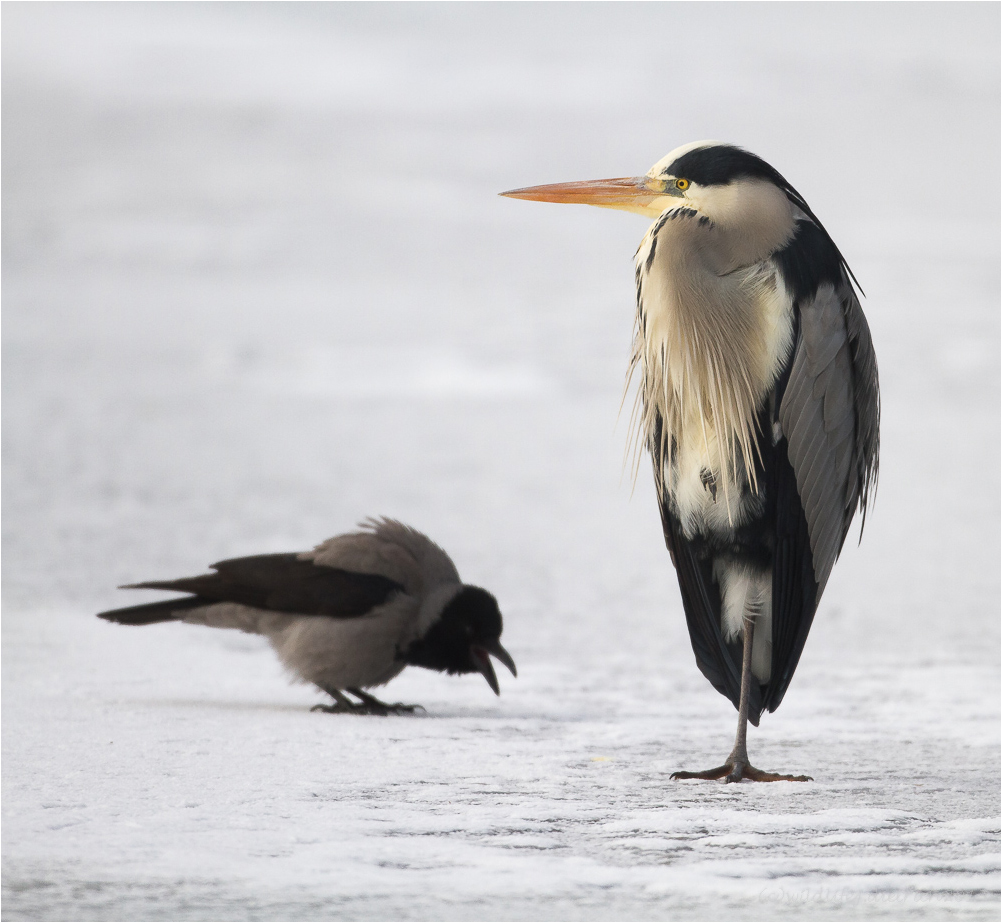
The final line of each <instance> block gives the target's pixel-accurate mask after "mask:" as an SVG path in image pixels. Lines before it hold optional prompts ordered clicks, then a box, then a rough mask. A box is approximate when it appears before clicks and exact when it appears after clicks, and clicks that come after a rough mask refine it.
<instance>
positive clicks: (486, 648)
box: [470, 640, 517, 696]
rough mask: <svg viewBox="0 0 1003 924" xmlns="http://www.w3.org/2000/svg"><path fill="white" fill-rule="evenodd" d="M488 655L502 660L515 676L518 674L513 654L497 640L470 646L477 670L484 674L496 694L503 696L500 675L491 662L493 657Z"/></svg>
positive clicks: (471, 656)
mask: <svg viewBox="0 0 1003 924" xmlns="http://www.w3.org/2000/svg"><path fill="white" fill-rule="evenodd" d="M488 655H494V656H495V657H496V658H497V659H498V660H499V661H501V663H502V664H504V665H505V666H506V667H507V668H508V669H509V670H510V671H511V672H512V676H513V677H515V676H517V675H516V671H515V661H513V660H512V655H510V654H509V653H508V652H507V651H506V650H505V649H504V648H502V644H501V642H500V641H497V640H496V641H494V642H489V643H487V644H485V645H471V646H470V658H471V660H472V661H473V662H474V664H475V665H476V666H477V670H479V671H480V672H481V673H482V674H483V675H484V679H485V680H486V681H487V682H488V686H489V687H491V689H492V690H494V691H495V695H496V696H501V690H500V689H499V687H498V677H497V676H496V675H495V669H494V665H493V664H492V663H491V658H490V657H488Z"/></svg>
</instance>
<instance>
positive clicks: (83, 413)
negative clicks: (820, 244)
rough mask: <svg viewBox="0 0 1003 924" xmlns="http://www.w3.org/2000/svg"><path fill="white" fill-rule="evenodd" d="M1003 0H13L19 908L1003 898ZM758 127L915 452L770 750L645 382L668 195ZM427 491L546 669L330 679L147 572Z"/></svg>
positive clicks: (635, 905) (470, 913)
mask: <svg viewBox="0 0 1003 924" xmlns="http://www.w3.org/2000/svg"><path fill="white" fill-rule="evenodd" d="M999 20H1000V7H999V5H998V4H985V3H984V4H971V5H968V4H922V5H916V6H912V5H908V4H891V5H882V4H846V5H842V4H836V5H828V4H807V5H787V4H782V5H778V6H770V5H766V6H762V5H757V4H742V5H738V6H732V5H729V4H708V5H699V6H691V5H675V4H665V5H662V4H646V5H642V6H628V5H623V4H617V5H614V6H606V5H587V6H579V5H572V4H558V5H556V6H531V7H527V6H523V5H511V6H507V5H506V6H495V5H479V4H478V5H473V6H465V5H448V6H425V5H409V6H393V5H391V6H386V5H381V4H374V5H360V6H353V5H348V6H345V5H340V4H334V5H326V4H307V5H302V6H301V5H294V4H278V5H270V4H264V5H258V4H253V5H244V4H222V5H203V4H81V5H73V4H9V3H8V4H5V5H4V9H3V89H4V125H3V127H4V134H3V166H4V186H3V195H4V200H3V205H4V251H3V256H4V290H3V294H4V301H5V306H4V307H5V318H4V320H5V329H4V335H5V336H4V366H3V371H4V386H5V388H4V392H5V395H4V396H5V403H4V411H5V417H4V447H5V450H4V513H5V514H6V516H5V519H4V578H5V580H4V618H3V888H4V892H3V901H4V904H3V914H4V918H5V919H6V920H73V919H132V918H135V919H221V920H229V919H242V918H248V919H287V918H294V919H363V920H365V919H382V918H399V919H408V920H420V919H458V918H467V919H596V918H599V919H629V918H635V919H725V920H746V919H770V918H776V919H812V918H815V919H890V920H905V919H909V920H912V919H916V920H921V919H947V918H951V919H971V920H991V919H998V917H999V913H1000V905H999V886H1000V865H999V856H1000V854H999V843H1000V842H999V835H1000V827H999V817H1000V802H999V794H1000V776H999V756H1000V751H999V744H1000V738H999V730H1000V725H999V718H1000V716H999V694H1000V676H999V641H1000V639H999V612H1000V599H999V574H1000V572H999V562H1000V547H999V527H1000V520H999V471H1000V466H999V463H1000V460H999V447H1000V432H999V421H1000V405H999V394H1000V390H999V358H998V352H999V351H998V345H999V332H1000V330H999V319H1000V311H999V247H1000V233H999V212H998V206H999V201H1000V195H999V155H1000V151H999V138H1000V134H999V128H1000V120H999V34H1000V32H999V25H1000V22H999ZM715 137H716V138H720V139H723V140H729V141H734V142H737V143H740V144H743V145H744V146H746V147H748V148H749V149H751V150H753V151H755V152H757V153H759V154H761V155H762V156H764V157H765V158H766V159H767V160H768V161H770V162H771V163H772V164H774V165H775V166H776V167H777V168H778V169H780V170H781V171H782V172H783V173H784V174H785V175H786V176H787V177H788V178H789V179H790V180H791V181H792V182H793V183H794V184H795V185H796V186H797V187H798V189H799V190H800V191H801V192H802V193H803V194H804V195H805V196H806V198H807V199H808V201H809V202H810V203H811V205H812V207H813V209H814V210H815V212H816V213H817V214H818V215H819V216H820V217H821V218H822V220H823V221H824V222H825V223H826V225H827V227H828V229H829V231H830V232H831V233H832V236H833V237H834V239H835V240H836V241H837V242H838V243H839V246H840V248H841V250H842V251H843V253H844V254H845V255H846V256H847V258H848V260H849V262H850V265H851V266H852V267H853V269H854V271H855V273H856V274H857V276H858V277H859V278H860V280H861V282H862V283H863V286H864V289H865V291H866V293H867V298H866V300H865V302H864V307H865V310H866V311H867V314H868V317H869V318H870V323H871V325H872V328H873V332H874V341H875V345H876V349H877V353H878V359H879V362H880V368H881V376H882V379H881V381H882V387H883V412H884V413H883V428H882V458H881V481H880V485H879V489H878V495H877V504H876V506H875V508H874V510H873V512H872V513H871V515H870V516H869V518H868V523H867V529H866V531H865V533H864V536H863V544H862V545H861V546H859V547H858V546H857V544H856V541H855V540H856V535H855V533H856V530H854V531H853V534H851V535H852V538H851V540H850V541H849V542H848V544H847V547H846V549H845V550H844V553H843V556H842V558H841V560H840V561H839V562H838V564H837V565H836V568H835V570H834V572H833V577H832V580H831V581H830V583H829V586H828V589H827V590H826V593H825V596H824V598H823V600H822V604H821V607H820V609H819V612H818V616H817V618H816V622H815V627H814V629H813V631H812V634H811V636H810V638H809V640H808V645H807V648H806V650H805V654H804V657H803V658H802V661H801V665H800V668H799V670H798V673H797V676H796V677H795V679H794V682H793V684H792V686H791V688H790V690H789V692H788V695H787V698H786V700H785V701H784V703H783V706H782V708H781V709H780V711H779V712H777V713H776V714H775V715H772V716H770V715H768V716H765V717H764V720H763V723H762V726H761V728H760V729H758V730H753V731H752V733H751V736H750V739H751V740H750V749H751V753H752V757H753V760H754V761H755V763H756V764H757V765H758V766H760V767H763V768H764V769H771V770H782V771H785V772H795V773H809V774H811V775H812V776H814V778H815V782H814V783H810V784H786V783H781V784H775V785H756V784H741V785H733V786H726V785H722V784H716V783H702V782H686V783H674V782H672V781H670V779H669V774H670V773H671V772H672V771H673V770H676V769H680V768H690V769H699V768H703V767H706V766H711V765H714V764H716V763H718V762H720V760H721V759H722V758H723V757H724V756H725V754H727V752H728V749H729V748H730V746H731V740H732V736H733V733H734V722H735V712H734V709H733V708H732V707H731V706H730V705H729V704H728V702H727V701H726V700H724V699H723V698H722V697H721V696H719V695H718V694H716V693H715V692H714V691H713V690H712V689H711V688H710V686H709V685H708V684H707V683H706V682H705V681H704V680H703V678H702V677H701V676H700V674H699V672H698V671H697V669H696V667H695V665H694V661H693V655H692V652H691V650H690V646H689V641H688V639H687V636H686V631H685V626H684V622H683V616H682V608H681V604H680V599H679V593H678V590H677V587H676V583H675V577H674V575H673V572H672V567H671V564H670V562H669V558H668V555H667V554H666V552H665V550H664V548H663V544H662V538H661V531H660V527H659V523H658V516H657V511H656V509H655V503H654V499H653V489H652V485H651V480H650V476H649V474H648V469H647V466H646V465H644V464H642V466H641V474H640V476H639V478H638V480H637V483H636V487H634V488H633V489H632V485H631V478H630V474H629V471H628V472H627V473H626V474H624V468H623V452H624V446H625V445H626V443H627V437H628V434H627V432H626V429H627V428H626V424H627V418H628V417H629V414H628V413H626V412H624V413H621V414H619V416H618V413H619V404H620V398H621V389H622V383H623V375H624V371H625V368H626V363H627V356H628V349H629V343H630V334H631V323H632V312H633V304H632V298H633V280H632V267H631V256H632V254H633V252H634V248H635V247H636V246H637V243H638V241H640V239H641V236H642V235H643V233H644V229H645V225H644V222H643V221H642V220H640V219H638V218H637V217H636V216H632V215H629V214H626V213H618V212H609V211H602V210H598V209H586V208H572V207H565V206H548V205H540V204H536V203H528V202H517V201H512V200H507V199H500V198H498V197H497V196H496V195H495V194H496V193H497V192H499V191H501V190H504V189H510V188H513V187H517V186H524V185H530V184H535V183H545V182H554V181H560V180H575V179H588V178H592V177H599V176H617V175H630V174H639V173H643V172H644V171H645V170H646V169H647V168H648V166H649V165H650V164H652V163H654V162H655V161H656V160H658V159H659V158H660V157H661V156H662V155H663V154H664V153H665V152H666V151H668V150H670V149H672V148H673V147H676V146H677V145H679V144H682V143H684V142H687V141H691V140H694V139H698V138H715ZM371 514H372V515H375V514H386V515H390V516H395V517H399V518H401V519H403V520H405V521H406V522H409V523H412V524H413V525H415V526H417V527H418V528H420V529H422V530H424V531H426V532H427V533H428V534H429V535H430V536H432V537H433V538H434V539H435V540H436V541H437V542H439V543H441V544H442V545H443V546H444V547H445V548H446V549H447V550H448V551H449V552H450V553H451V554H452V556H453V557H454V559H455V560H456V562H457V565H458V567H459V569H460V573H461V575H462V576H463V577H464V578H465V579H466V580H468V581H472V582H475V583H480V584H483V585H484V586H486V587H488V588H490V589H491V590H492V591H493V592H494V593H496V595H497V596H498V599H499V600H500V602H501V606H502V610H503V613H504V614H505V618H506V629H505V635H504V642H505V645H506V646H507V647H508V648H509V650H510V651H511V652H512V653H513V655H514V656H515V658H516V660H517V662H518V665H519V678H518V680H513V679H512V678H510V677H508V676H507V675H503V677H502V685H503V689H502V696H501V698H500V699H496V698H495V697H494V696H493V695H492V693H491V691H490V690H489V689H488V688H487V685H486V684H485V683H484V682H483V680H482V679H481V678H480V677H479V676H476V675H474V676H468V677H463V678H449V677H443V676H439V675H436V674H433V673H430V672H427V671H422V670H419V669H411V670H408V671H405V673H404V674H403V675H402V676H401V677H400V678H399V679H397V680H395V681H393V683H392V684H391V685H390V686H389V687H387V688H386V689H385V690H384V693H385V694H386V695H387V696H388V697H389V698H391V699H393V700H401V701H405V702H421V703H423V704H424V705H425V706H426V707H427V709H428V714H427V715H426V716H422V717H416V718H387V719H379V718H369V719H363V718H357V717H345V716H331V715H321V714H316V713H314V714H311V713H310V712H309V711H308V707H309V706H310V705H311V704H313V703H315V702H319V701H321V700H322V699H323V697H321V696H320V695H319V694H318V693H317V692H316V691H312V690H310V689H308V688H305V687H297V686H290V685H289V684H288V683H287V681H286V678H285V677H284V676H283V675H282V673H281V669H280V667H279V666H278V664H277V662H276V659H275V658H274V657H273V655H272V654H271V653H270V651H269V650H268V649H267V647H266V646H265V644H264V642H263V641H262V640H260V639H257V638H253V637H248V636H242V635H239V634H237V633H229V634H228V633H225V632H220V631H213V630H207V629H200V628H196V627H191V626H183V625H161V626H152V627H149V628H143V629H129V628H125V627H120V626H115V625H109V624H106V623H103V622H100V621H99V620H97V619H95V618H94V616H93V614H94V613H95V612H96V611H98V610H101V609H107V608H110V607H113V606H120V605H125V604H127V603H132V602H142V601H143V600H145V599H154V598H156V596H157V595H156V594H153V593H150V594H148V595H146V596H144V595H143V594H142V593H140V592H126V591H117V590H115V587H116V585H118V584H122V583H125V582H128V581H136V580H143V579H152V578H170V577H176V576H179V575H182V574H189V573H197V572H199V571H200V570H201V569H202V568H204V566H205V565H206V564H208V563H209V562H211V561H215V560H218V559H221V558H225V557H231V556H237V555H244V554H253V553H258V552H268V551H289V550H295V549H303V548H308V547H309V546H310V545H312V544H313V543H315V542H317V541H319V540H321V539H323V538H325V537H326V536H329V535H332V534H334V533H337V532H341V531H344V530H346V529H349V528H351V527H352V526H353V524H354V523H355V522H356V521H358V520H359V519H361V518H362V517H364V516H367V515H371Z"/></svg>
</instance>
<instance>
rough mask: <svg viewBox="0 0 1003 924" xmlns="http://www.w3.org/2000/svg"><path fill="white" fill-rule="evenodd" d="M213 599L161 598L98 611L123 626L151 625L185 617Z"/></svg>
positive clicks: (110, 620) (109, 620)
mask: <svg viewBox="0 0 1003 924" xmlns="http://www.w3.org/2000/svg"><path fill="white" fill-rule="evenodd" d="M211 602H212V601H211V600H204V599H202V598H201V597H182V598H180V599H177V600H160V601H158V602H157V603H141V604H140V605H139V606H125V607H122V609H120V610H106V611H105V612H103V613H98V616H99V617H100V618H101V619H107V620H108V622H117V623H118V624H119V625H122V626H150V625H153V623H156V622H173V621H175V620H178V619H184V618H185V613H186V612H187V611H188V610H193V609H196V608H197V607H200V606H206V605H207V604H210V603H211Z"/></svg>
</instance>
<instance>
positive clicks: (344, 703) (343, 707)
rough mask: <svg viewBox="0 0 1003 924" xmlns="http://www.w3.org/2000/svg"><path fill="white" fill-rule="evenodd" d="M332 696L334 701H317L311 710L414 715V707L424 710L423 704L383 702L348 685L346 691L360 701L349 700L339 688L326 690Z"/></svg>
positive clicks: (338, 712)
mask: <svg viewBox="0 0 1003 924" xmlns="http://www.w3.org/2000/svg"><path fill="white" fill-rule="evenodd" d="M325 692H327V693H330V694H331V696H333V697H334V699H335V701H334V702H333V703H331V705H327V704H325V703H318V704H317V705H316V706H313V707H312V708H311V709H310V711H311V712H328V713H331V714H332V715H336V714H341V715H383V716H386V715H414V712H415V710H416V709H420V710H421V711H422V712H424V711H425V707H424V706H419V705H417V704H414V705H410V704H408V703H383V702H380V700H378V699H377V698H376V697H375V696H370V695H369V694H368V693H365V692H363V691H362V690H359V689H356V688H354V687H349V688H348V692H349V693H351V694H352V695H353V696H355V697H357V698H358V699H360V700H362V702H360V703H354V702H352V700H350V699H349V698H348V697H347V696H345V694H344V693H342V692H341V691H340V690H337V691H335V690H327V691H325Z"/></svg>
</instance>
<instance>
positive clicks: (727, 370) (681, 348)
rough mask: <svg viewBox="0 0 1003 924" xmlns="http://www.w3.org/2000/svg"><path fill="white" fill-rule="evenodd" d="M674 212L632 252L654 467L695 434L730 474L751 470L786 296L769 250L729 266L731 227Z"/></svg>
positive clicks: (637, 353) (636, 363) (786, 340)
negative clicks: (655, 439) (657, 437)
mask: <svg viewBox="0 0 1003 924" xmlns="http://www.w3.org/2000/svg"><path fill="white" fill-rule="evenodd" d="M675 212H676V214H673V213H672V212H671V211H670V212H666V213H665V214H663V215H662V216H661V218H659V220H658V221H657V222H655V224H654V225H652V227H651V228H650V229H649V232H648V234H647V235H646V237H645V239H644V241H643V242H642V244H641V247H640V248H639V249H638V253H637V258H636V272H637V307H638V315H637V328H636V334H635V342H634V350H633V357H632V363H631V366H632V368H639V369H640V371H641V399H642V411H641V412H642V415H643V420H642V429H643V433H644V434H645V436H646V437H647V440H648V443H649V447H650V448H651V450H652V452H653V454H654V455H655V461H656V474H657V473H660V472H661V471H662V469H663V466H664V462H665V460H666V458H668V456H669V455H670V453H669V449H670V447H671V446H672V445H673V444H675V445H677V446H680V445H682V444H684V443H692V442H694V441H697V442H702V444H703V448H704V450H705V451H704V453H703V455H704V456H705V457H706V458H707V460H708V467H709V468H710V469H711V471H712V472H714V473H715V474H718V475H723V476H724V477H725V479H726V480H727V479H728V478H729V477H730V475H731V474H732V470H733V469H734V466H735V464H736V462H737V461H738V460H741V462H742V463H744V468H745V470H747V471H751V470H752V468H753V461H754V460H753V456H752V453H753V449H752V447H753V445H754V441H755V432H754V431H755V420H756V414H757V411H758V408H759V406H760V404H761V402H762V400H763V399H764V397H765V396H766V394H767V392H768V390H769V388H770V387H771V386H772V384H773V383H774V381H775V380H776V377H777V375H778V374H779V371H780V369H781V367H782V364H783V362H784V360H785V359H786V356H787V353H788V351H789V348H790V343H791V331H792V326H791V322H792V319H791V313H790V300H789V298H788V297H787V294H786V292H785V291H784V288H783V282H782V280H781V278H780V276H779V273H778V272H777V270H776V267H775V265H774V264H773V262H772V260H770V259H769V258H768V255H767V258H766V259H763V260H761V261H760V262H756V263H753V264H752V265H746V266H740V267H739V268H737V269H731V270H730V271H728V267H729V264H730V262H732V261H730V260H729V259H728V255H729V253H733V252H734V249H733V248H732V249H731V250H729V238H731V237H732V234H733V232H731V233H729V232H727V231H726V230H724V229H721V228H720V227H718V226H717V225H715V223H714V222H713V221H711V220H709V219H708V218H707V217H706V216H703V215H701V214H700V213H698V212H695V211H692V210H690V211H680V210H678V209H677V210H675ZM722 269H724V270H725V272H724V273H723V274H722V273H721V270H722ZM656 420H660V421H661V444H660V445H657V446H655V445H651V442H652V436H653V434H654V433H655V431H656V429H658V427H657V425H656ZM666 484H667V486H669V487H670V489H671V485H670V484H669V479H666Z"/></svg>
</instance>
